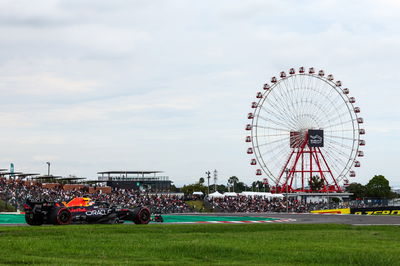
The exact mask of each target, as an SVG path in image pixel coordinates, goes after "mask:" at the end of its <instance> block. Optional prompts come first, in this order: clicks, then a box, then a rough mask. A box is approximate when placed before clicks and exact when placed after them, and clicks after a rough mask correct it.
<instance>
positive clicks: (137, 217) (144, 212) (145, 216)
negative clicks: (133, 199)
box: [133, 207, 150, 224]
mask: <svg viewBox="0 0 400 266" xmlns="http://www.w3.org/2000/svg"><path fill="white" fill-rule="evenodd" d="M133 222H134V223H135V224H148V223H149V222H150V210H149V209H148V208H146V207H138V208H135V209H134V218H133Z"/></svg>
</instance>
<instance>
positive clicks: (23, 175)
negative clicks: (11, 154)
mask: <svg viewBox="0 0 400 266" xmlns="http://www.w3.org/2000/svg"><path fill="white" fill-rule="evenodd" d="M35 175H39V174H31V173H25V174H24V173H21V174H15V176H18V177H19V178H25V177H29V176H35Z"/></svg>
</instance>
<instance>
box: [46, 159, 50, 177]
mask: <svg viewBox="0 0 400 266" xmlns="http://www.w3.org/2000/svg"><path fill="white" fill-rule="evenodd" d="M46 163H47V176H50V162H46Z"/></svg>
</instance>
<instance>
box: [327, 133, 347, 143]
mask: <svg viewBox="0 0 400 266" xmlns="http://www.w3.org/2000/svg"><path fill="white" fill-rule="evenodd" d="M324 137H330V138H335V139H345V140H351V141H353V140H354V138H349V137H339V136H333V135H327V134H324Z"/></svg>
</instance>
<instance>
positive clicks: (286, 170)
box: [285, 168, 290, 213]
mask: <svg viewBox="0 0 400 266" xmlns="http://www.w3.org/2000/svg"><path fill="white" fill-rule="evenodd" d="M289 171H290V169H289V168H286V169H285V172H286V213H288V212H289V197H288V193H289V191H288V180H289Z"/></svg>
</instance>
